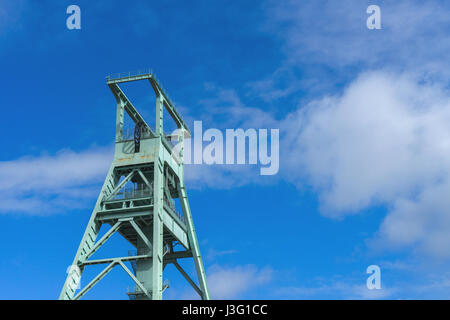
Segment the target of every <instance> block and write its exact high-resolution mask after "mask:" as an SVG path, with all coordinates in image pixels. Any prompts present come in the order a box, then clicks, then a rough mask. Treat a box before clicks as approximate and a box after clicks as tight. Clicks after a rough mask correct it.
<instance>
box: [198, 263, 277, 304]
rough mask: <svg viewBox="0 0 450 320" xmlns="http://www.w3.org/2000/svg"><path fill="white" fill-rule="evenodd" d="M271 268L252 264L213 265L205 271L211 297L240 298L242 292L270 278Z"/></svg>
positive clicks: (264, 282)
mask: <svg viewBox="0 0 450 320" xmlns="http://www.w3.org/2000/svg"><path fill="white" fill-rule="evenodd" d="M272 276H273V270H272V269H271V268H269V267H266V268H262V269H260V268H257V267H256V266H254V265H245V266H235V267H223V266H220V265H217V264H215V265H213V266H211V267H210V268H209V269H208V271H207V277H208V284H209V289H210V291H211V297H212V298H213V299H240V298H243V296H244V294H245V293H246V292H247V291H249V290H251V289H254V288H256V287H258V286H261V285H264V284H267V283H269V282H270V281H271V280H272Z"/></svg>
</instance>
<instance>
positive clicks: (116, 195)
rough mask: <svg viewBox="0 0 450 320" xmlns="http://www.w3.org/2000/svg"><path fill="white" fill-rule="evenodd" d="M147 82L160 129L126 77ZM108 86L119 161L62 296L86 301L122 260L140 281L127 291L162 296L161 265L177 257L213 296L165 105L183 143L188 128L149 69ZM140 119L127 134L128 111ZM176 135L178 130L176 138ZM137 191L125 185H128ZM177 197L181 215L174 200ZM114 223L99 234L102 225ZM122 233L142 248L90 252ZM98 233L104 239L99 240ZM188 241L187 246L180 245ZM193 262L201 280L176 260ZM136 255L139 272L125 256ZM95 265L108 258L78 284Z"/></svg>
mask: <svg viewBox="0 0 450 320" xmlns="http://www.w3.org/2000/svg"><path fill="white" fill-rule="evenodd" d="M132 81H149V82H150V84H151V86H152V88H153V90H154V92H155V95H156V125H155V131H153V130H152V129H151V128H150V126H149V125H148V124H147V123H146V122H145V120H144V119H143V118H142V116H141V115H140V114H139V112H138V111H137V109H136V108H135V107H134V106H133V104H132V103H131V102H130V100H129V99H128V98H127V96H126V95H125V93H124V92H123V91H122V89H121V88H120V87H119V84H120V83H124V82H132ZM107 84H108V86H109V88H110V89H111V91H112V93H113V94H114V97H115V98H116V101H117V116H116V139H115V153H114V160H113V162H112V165H111V167H110V169H109V171H108V174H107V176H106V179H105V182H104V184H103V187H102V189H101V192H100V195H99V197H98V199H97V202H96V204H95V207H94V210H93V212H92V215H91V218H90V220H89V223H88V225H87V227H86V231H85V233H84V235H83V238H82V240H81V243H80V245H79V248H78V251H77V252H76V255H75V259H74V261H73V263H72V265H73V266H75V267H74V268H71V269H70V272H68V275H67V278H66V281H65V283H64V286H63V289H62V291H61V294H60V296H59V299H62V300H67V299H69V300H71V299H80V298H81V297H82V296H83V295H84V294H86V292H88V291H89V290H90V289H91V288H92V287H93V286H94V285H95V284H96V283H97V282H98V281H100V280H101V279H102V278H103V277H104V276H105V275H106V274H108V272H109V271H111V270H112V269H113V268H114V267H115V266H117V265H120V266H121V267H122V268H123V269H124V270H125V272H126V273H127V274H128V275H129V276H130V277H131V278H132V279H133V281H134V282H135V283H136V289H135V290H132V292H128V295H129V297H130V299H138V300H146V299H153V300H159V299H162V293H163V291H164V290H165V289H166V288H167V285H165V284H164V283H163V270H164V268H165V267H166V265H167V264H170V263H172V264H173V265H174V266H175V267H176V268H177V269H178V270H179V271H180V273H181V274H182V275H183V276H184V278H186V280H187V281H188V282H189V283H190V285H191V286H192V287H193V288H194V289H195V290H196V291H197V293H198V294H199V295H200V297H201V298H202V299H209V292H208V286H207V283H206V276H205V271H204V267H203V262H202V259H201V255H200V250H199V246H198V241H197V236H196V233H195V229H194V224H193V220H192V215H191V211H190V208H189V203H188V198H187V194H186V189H185V184H184V161H183V148H182V147H181V148H180V149H179V150H175V148H174V146H173V145H172V143H171V142H170V140H169V139H168V137H166V136H165V134H164V131H163V113H164V112H163V111H164V108H165V109H166V110H167V111H168V113H169V115H170V116H171V118H172V119H173V120H174V122H175V123H176V125H177V127H178V130H177V132H178V133H179V134H177V135H176V140H177V141H178V142H179V144H178V145H179V146H183V141H184V139H185V138H188V137H190V131H189V129H188V128H187V126H186V124H185V123H184V121H183V119H182V118H181V116H180V115H179V114H178V112H177V111H176V109H175V107H174V105H173V104H172V103H171V101H170V99H169V97H168V95H167V94H166V93H165V92H164V91H163V89H162V88H161V86H160V85H159V83H158V81H157V80H156V79H155V77H154V75H153V74H152V73H151V72H144V73H138V74H131V73H130V74H126V75H119V76H117V77H111V76H110V77H107ZM125 111H126V112H127V114H128V115H129V117H130V118H131V119H132V120H133V122H134V123H135V130H134V136H133V137H131V138H128V137H124V116H125V114H124V112H125ZM171 138H172V139H173V136H172V137H171ZM130 184H131V185H132V186H133V189H132V190H126V185H130ZM174 199H179V203H180V205H181V209H182V214H181V213H179V212H178V211H177V209H176V208H175V206H174ZM104 224H106V225H110V226H111V227H110V229H109V230H108V231H107V232H106V233H105V234H104V235H103V236H102V237H99V236H98V235H99V231H100V227H101V226H102V225H104ZM114 233H119V234H121V235H122V236H123V237H124V238H125V239H126V240H128V241H129V242H130V243H131V244H132V245H133V246H134V247H135V248H136V253H135V254H132V255H129V256H124V257H115V258H107V259H95V260H90V257H91V256H92V255H93V254H94V253H95V252H96V251H97V250H98V249H99V248H100V247H101V246H102V245H103V244H104V243H105V242H106V241H107V240H108V239H109V238H110V237H111V236H112V235H113V234H114ZM98 238H99V239H98ZM178 247H182V248H183V249H182V250H176V249H175V248H178ZM185 258H192V259H193V260H194V264H195V268H196V272H197V276H198V285H197V284H196V283H195V281H194V280H192V279H191V278H190V277H189V275H188V274H187V273H186V272H185V271H184V270H183V268H182V267H181V266H180V264H179V263H178V259H185ZM127 261H130V262H131V264H132V269H133V271H130V270H129V269H128V268H127V266H126V265H125V262H127ZM94 264H106V265H107V266H106V268H105V269H104V270H103V271H102V272H100V273H99V274H98V275H97V276H96V277H95V278H94V279H93V280H92V281H91V282H90V283H89V284H87V285H86V286H85V287H84V288H82V289H80V290H77V283H78V282H79V279H80V277H81V274H82V273H83V270H84V269H85V268H86V267H87V266H89V265H94Z"/></svg>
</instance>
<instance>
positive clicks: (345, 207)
mask: <svg viewBox="0 0 450 320" xmlns="http://www.w3.org/2000/svg"><path fill="white" fill-rule="evenodd" d="M449 121H450V95H449V92H448V90H447V89H446V88H445V87H441V86H439V85H437V84H427V83H420V79H416V78H414V77H412V76H408V75H395V74H392V73H387V72H371V73H366V74H364V75H362V76H361V77H359V78H358V79H357V80H355V81H354V82H353V83H352V84H351V85H350V86H349V87H348V88H347V89H346V90H345V91H344V92H343V94H342V95H340V96H333V97H325V98H323V99H320V100H317V101H314V102H312V103H310V104H309V105H307V106H306V107H304V108H302V109H299V110H298V111H297V112H295V113H293V114H291V115H289V116H288V117H287V119H286V121H285V125H284V126H282V127H284V128H285V130H286V134H287V136H286V137H285V140H284V150H285V151H286V150H287V149H289V152H288V154H287V155H285V158H284V160H285V162H284V164H283V158H282V164H281V166H282V169H283V165H284V166H286V168H285V169H287V170H288V171H289V176H286V178H287V179H288V180H290V181H292V182H293V183H294V184H296V185H298V186H302V185H303V184H304V181H305V179H307V180H308V181H309V182H310V183H311V184H312V186H313V187H314V188H315V189H316V190H317V191H318V193H319V197H320V199H321V207H322V212H323V213H324V214H325V215H327V216H330V217H343V216H345V215H348V214H353V213H358V212H359V211H361V210H362V209H366V208H368V207H371V206H374V205H383V206H386V207H387V208H389V213H388V215H387V217H386V219H385V221H384V222H383V225H382V226H381V229H380V232H379V235H378V240H381V241H382V242H387V243H388V244H389V245H396V246H399V247H402V246H409V245H418V246H419V247H421V248H422V249H423V250H425V251H426V252H428V253H431V254H433V255H446V256H450V254H449V253H448V252H450V251H449V250H447V249H450V236H448V234H449V232H448V230H450V214H449V212H448V210H449V209H448V208H450V206H449V205H450V200H448V199H449V197H448V196H447V195H448V194H449V192H450V176H449V174H450V126H448V123H449ZM282 144H283V142H282ZM282 156H283V155H282Z"/></svg>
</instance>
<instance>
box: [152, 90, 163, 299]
mask: <svg viewBox="0 0 450 320" xmlns="http://www.w3.org/2000/svg"><path fill="white" fill-rule="evenodd" d="M163 107H164V106H163V100H162V97H161V96H160V95H159V96H157V97H156V134H157V136H158V139H159V143H158V144H157V147H156V148H157V150H155V155H156V156H155V162H154V166H155V167H154V182H153V183H154V188H153V199H154V203H153V259H152V262H153V266H152V268H153V276H152V287H153V288H152V299H153V300H161V299H162V283H163V280H162V272H163V232H164V220H163V219H164V218H163V217H164V211H163V210H164V159H163V157H162V152H161V147H162V137H163V135H164V133H163V132H164V131H163Z"/></svg>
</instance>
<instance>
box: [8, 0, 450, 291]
mask: <svg viewBox="0 0 450 320" xmlns="http://www.w3.org/2000/svg"><path fill="white" fill-rule="evenodd" d="M71 4H76V5H78V6H79V7H80V8H81V30H68V29H67V28H66V19H67V17H68V15H67V14H66V8H67V7H68V6H69V5H71ZM370 4H377V5H379V6H380V8H381V23H382V29H381V30H368V29H367V28H366V19H367V18H368V15H367V13H366V9H367V7H368V6H369V5H370ZM448 12H449V5H448V4H446V3H445V2H444V1H427V2H426V3H425V4H424V3H422V2H421V1H357V0H347V1H339V2H337V1H314V2H306V1H271V0H267V1H260V2H255V1H245V0H241V1H220V0H216V1H190V2H186V1H161V2H149V1H107V2H106V1H95V2H93V1H82V0H79V1H50V0H47V1H45V0H42V1H39V2H37V1H22V0H14V1H12V0H6V1H5V0H4V1H2V2H0V70H1V72H2V77H1V80H0V81H1V86H0V87H1V93H2V94H1V95H2V99H1V107H2V111H3V117H2V119H3V125H2V126H1V127H0V130H1V132H0V134H1V136H2V137H3V139H2V141H3V148H2V153H1V157H0V194H1V196H0V199H1V201H2V207H1V208H0V223H1V225H2V226H3V228H2V230H3V232H2V233H1V235H0V240H1V243H3V245H2V249H3V254H2V257H1V258H0V285H1V286H2V289H3V290H2V293H0V298H1V299H55V298H57V297H58V295H59V291H60V289H61V287H62V285H63V282H64V279H65V271H66V268H67V267H68V265H69V264H70V263H71V262H72V259H73V255H74V254H75V252H76V249H77V247H78V244H79V241H80V239H81V236H82V234H83V231H84V228H85V226H86V224H87V221H88V219H89V216H90V213H91V210H92V207H93V205H94V203H95V200H96V197H97V195H98V192H99V191H100V188H101V184H102V182H103V179H104V177H105V175H106V172H107V169H108V167H109V165H110V162H111V160H112V147H113V141H114V136H115V132H114V130H115V128H114V126H115V123H114V121H115V100H114V98H113V95H112V94H111V92H110V90H109V89H108V87H107V86H106V79H105V77H106V76H107V75H109V74H112V73H118V72H128V71H136V70H140V69H147V68H152V69H153V70H154V71H155V73H156V74H157V76H158V78H159V79H160V81H161V83H162V84H163V86H164V87H165V88H166V89H167V91H168V92H169V94H170V96H171V98H172V100H173V101H174V102H175V103H176V105H177V107H178V110H179V111H180V113H181V114H182V115H183V117H184V118H185V119H186V121H187V123H188V124H189V126H190V127H191V128H192V125H193V121H194V120H202V121H203V126H204V128H219V129H220V130H224V129H227V128H244V129H247V128H255V129H264V128H266V129H271V128H278V129H279V130H280V170H279V172H278V174H277V175H274V176H261V175H259V174H258V172H259V171H258V170H255V167H254V166H249V165H244V166H232V168H230V167H226V166H221V165H212V166H206V165H202V166H196V165H189V166H187V168H186V171H187V172H186V175H187V187H188V194H189V198H190V204H191V209H192V213H193V217H194V222H195V225H196V229H197V234H198V238H199V241H200V249H201V252H202V254H203V257H204V263H205V267H206V271H207V276H208V281H209V285H210V288H211V295H212V297H213V298H214V297H215V298H224V299H228V298H237V299H241V298H243V299H259V298H261V299H317V298H319V299H327V298H333V299H349V298H356V299H359V298H369V299H371V298H374V299H376V298H386V299H411V298H438V299H446V298H449V293H450V273H449V272H448V267H449V266H450V260H449V259H450V250H449V249H450V214H449V208H450V200H448V199H450V197H448V195H449V194H450V165H449V163H450V162H449V161H450V138H449V137H450V127H449V126H448V123H450V122H449V121H448V120H450V93H449V83H448V78H449V77H448V76H449V71H448V70H450V68H449V67H450V65H449V64H450V63H449V60H448V58H447V53H448V51H449V49H450V40H449V37H448V34H449V33H450V19H449V18H448V14H447V13H448ZM124 90H126V92H127V94H128V96H129V97H130V99H131V100H132V101H133V102H134V104H135V105H136V106H137V108H138V109H139V111H140V112H141V113H142V114H143V115H144V117H145V118H146V119H149V122H152V117H153V116H154V100H153V96H152V92H150V90H149V88H148V87H147V86H143V85H138V84H137V85H136V86H134V87H131V86H124ZM103 232H104V230H103ZM129 249H130V248H128V247H127V245H126V243H125V241H123V240H122V239H120V238H119V237H117V238H112V239H111V242H110V243H108V246H105V248H104V250H103V251H101V252H99V254H101V255H103V256H111V255H114V254H118V255H127V250H129ZM373 264H376V265H379V266H380V268H381V279H382V280H381V283H382V289H381V290H368V289H367V288H366V279H367V277H368V275H367V274H366V268H367V267H368V266H369V265H373ZM184 266H185V268H186V270H188V271H189V272H190V273H193V272H194V267H193V265H190V264H189V263H186V264H185V265H184ZM172 269H174V268H171V269H169V270H168V274H167V275H166V277H167V278H169V279H170V281H171V288H170V289H168V291H166V293H165V298H170V299H178V298H192V297H195V295H193V293H192V290H190V289H189V287H188V286H187V285H186V284H185V283H184V282H185V281H184V279H183V278H182V277H181V276H180V275H178V274H177V272H176V270H172ZM96 271H98V270H96V269H95V268H94V267H92V269H89V270H88V269H86V272H85V274H84V275H83V278H82V285H83V283H84V284H86V283H87V281H88V279H89V277H92V276H94V273H95V272H96ZM127 286H129V287H131V286H132V282H131V280H130V279H128V278H127V275H126V274H125V273H124V272H123V271H122V270H120V269H119V268H117V270H114V271H113V272H112V273H111V274H110V275H108V276H107V277H106V278H105V279H103V280H102V281H101V282H100V283H99V284H98V285H97V286H96V287H95V288H94V289H93V290H92V292H90V293H89V294H88V295H86V298H88V299H124V298H126V294H125V292H126V288H127Z"/></svg>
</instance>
